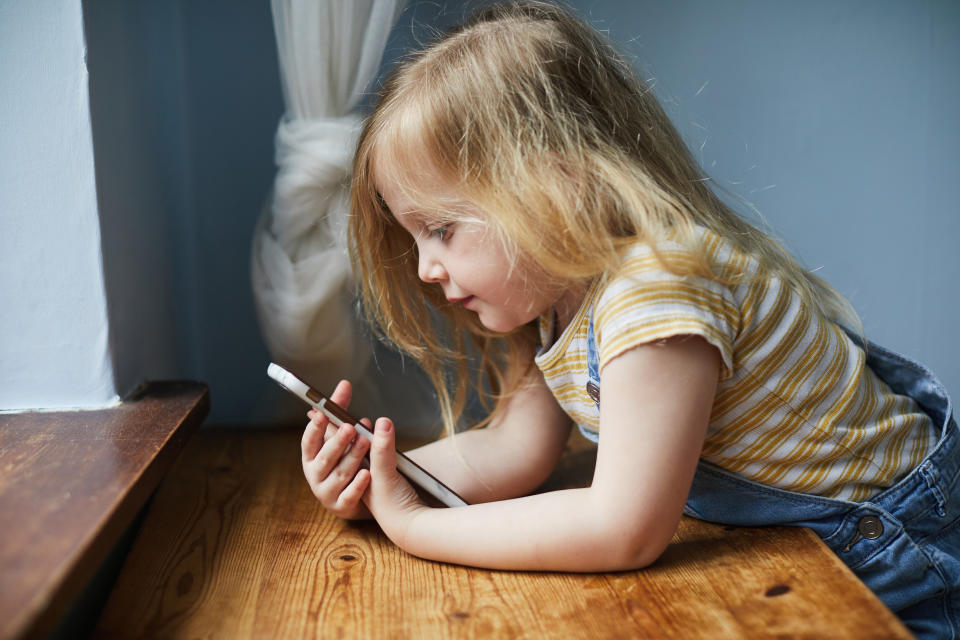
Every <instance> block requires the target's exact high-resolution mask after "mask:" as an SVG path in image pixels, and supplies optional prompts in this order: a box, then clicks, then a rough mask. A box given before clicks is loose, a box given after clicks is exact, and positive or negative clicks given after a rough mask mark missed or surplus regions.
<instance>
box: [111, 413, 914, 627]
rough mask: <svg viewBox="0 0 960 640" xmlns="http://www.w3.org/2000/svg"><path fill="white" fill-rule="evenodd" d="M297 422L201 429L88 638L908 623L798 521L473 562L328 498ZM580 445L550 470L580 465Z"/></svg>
mask: <svg viewBox="0 0 960 640" xmlns="http://www.w3.org/2000/svg"><path fill="white" fill-rule="evenodd" d="M299 437H300V433H299V430H292V429H283V430H263V429H255V430H224V429H214V428H206V429H202V430H200V432H199V433H198V434H197V436H195V438H194V440H193V441H192V442H191V443H190V444H189V445H188V447H187V448H186V450H185V452H184V454H183V455H182V457H181V458H180V460H179V461H178V463H177V465H176V467H175V468H174V470H173V471H172V472H171V474H170V476H169V477H168V478H167V479H166V481H165V482H164V483H163V484H162V486H161V488H160V490H159V493H158V495H157V496H156V498H155V500H154V503H153V506H152V508H151V511H150V513H149V514H148V516H147V519H146V521H145V523H144V526H143V530H142V532H141V534H140V537H139V539H138V541H137V543H136V544H135V546H134V548H133V550H132V552H131V553H130V555H129V556H128V558H127V562H126V565H125V566H124V569H123V571H122V573H121V575H120V577H119V579H118V581H117V583H116V586H115V589H114V592H113V594H112V596H111V598H110V601H109V602H108V604H107V607H106V609H105V611H104V614H103V616H102V617H101V619H100V622H99V625H98V629H97V632H96V633H95V637H103V638H149V637H157V636H160V637H166V638H231V639H232V638H320V637H323V638H340V637H345V638H438V637H439V638H538V639H539V638H591V639H593V638H628V637H669V638H686V637H698V638H703V637H707V638H744V637H772V636H781V637H798V636H804V637H818V638H820V637H822V638H827V637H834V638H840V637H842V638H870V639H871V640H874V639H876V638H881V637H882V638H909V637H911V636H910V634H909V633H908V632H907V630H906V629H905V628H904V627H903V626H902V625H901V624H900V622H899V621H898V620H897V619H896V618H895V617H894V615H893V614H892V613H890V611H889V610H888V609H886V608H885V607H884V606H883V604H882V603H880V601H879V600H877V598H876V597H875V596H874V595H873V594H872V593H871V592H870V591H869V590H867V588H866V587H865V586H864V585H863V584H862V583H861V582H860V581H859V580H857V578H856V577H855V576H854V575H853V574H852V573H851V572H850V571H849V570H848V569H847V568H846V566H844V565H843V564H842V563H841V562H840V560H839V559H837V558H836V556H834V555H833V554H832V553H830V551H829V550H828V549H827V548H826V547H825V546H824V545H823V544H822V543H821V542H820V540H819V539H817V538H816V536H814V534H813V533H812V532H810V531H809V530H806V529H799V528H766V529H750V528H735V527H724V526H717V525H712V524H707V523H704V522H700V521H697V520H693V519H684V520H683V522H682V523H681V526H680V529H679V531H678V532H677V535H676V537H675V539H674V542H673V543H672V544H671V545H670V546H669V548H668V549H667V551H666V552H665V554H664V555H663V557H662V558H661V559H660V560H659V561H658V562H657V563H656V564H654V565H653V566H651V567H649V568H647V569H644V570H641V571H629V572H623V573H605V574H562V573H530V572H507V571H487V570H479V569H469V568H464V567H458V566H451V565H445V564H440V563H434V562H428V561H424V560H420V559H417V558H414V557H412V556H409V555H406V554H405V553H403V552H402V551H400V550H398V549H397V548H396V547H395V546H393V545H392V544H391V543H390V541H389V540H387V538H386V537H385V536H384V535H383V534H382V533H381V532H380V531H379V529H378V528H377V526H376V524H374V523H371V522H365V523H359V524H357V523H348V522H344V521H341V520H338V519H337V518H334V517H332V516H330V515H328V514H326V513H325V512H324V511H323V510H322V509H321V508H320V506H319V504H318V503H317V501H316V500H315V499H314V497H313V495H312V494H311V493H310V491H309V490H308V488H307V485H306V482H305V481H304V480H303V479H302V477H301V471H300V460H299ZM589 457H590V454H589V453H587V452H584V451H580V452H579V453H576V454H573V455H570V456H568V457H567V458H566V460H565V463H564V464H563V465H562V468H561V469H559V470H558V473H557V474H555V476H554V478H552V479H551V482H550V483H549V484H550V486H551V487H559V486H570V485H572V484H577V483H581V482H582V481H583V480H584V479H585V478H586V479H589Z"/></svg>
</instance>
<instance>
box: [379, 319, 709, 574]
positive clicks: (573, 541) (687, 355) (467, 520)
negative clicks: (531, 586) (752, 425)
mask: <svg viewBox="0 0 960 640" xmlns="http://www.w3.org/2000/svg"><path fill="white" fill-rule="evenodd" d="M719 370H720V355H719V353H718V352H717V350H716V349H715V348H714V347H712V346H710V345H709V344H708V343H707V342H706V341H704V340H703V339H701V338H696V337H679V338H672V339H670V340H666V341H663V342H662V343H656V344H649V345H644V346H640V347H637V348H634V349H632V350H630V351H628V352H626V353H624V354H622V355H620V356H619V357H617V358H615V359H614V360H612V361H610V362H609V363H607V365H606V366H605V367H604V370H603V377H602V391H601V395H602V398H603V402H602V403H601V412H600V421H601V433H602V437H601V440H600V448H599V451H598V455H597V469H596V472H595V475H594V481H593V484H592V486H591V487H589V488H586V489H574V490H566V491H557V492H553V493H547V494H539V495H533V496H528V497H524V498H518V499H514V500H505V501H502V502H494V503H488V504H479V505H471V506H468V507H460V508H456V509H430V508H428V507H425V506H423V505H422V504H421V503H419V502H418V501H417V499H416V496H415V494H413V492H412V490H411V489H410V488H409V485H406V486H404V485H405V484H406V483H405V482H403V481H402V479H400V478H399V476H398V475H397V473H396V471H395V470H391V469H392V467H391V463H392V455H393V454H392V442H393V438H392V436H393V431H392V428H391V425H390V422H389V420H386V419H381V420H378V422H377V429H376V437H375V440H374V444H373V447H372V449H371V470H370V473H371V475H372V478H371V482H370V486H369V489H368V490H367V492H366V494H365V497H364V499H365V501H366V503H367V506H368V507H369V508H370V511H371V512H372V513H373V515H374V516H375V517H376V518H377V520H378V522H379V523H380V525H381V526H382V527H383V529H384V531H385V532H386V533H387V535H388V536H389V537H390V538H391V539H392V540H394V542H396V543H397V544H398V545H399V546H400V547H401V548H403V549H405V550H406V551H408V552H410V553H412V554H414V555H418V556H421V557H424V558H430V559H434V560H440V561H445V562H453V563H458V564H468V565H473V566H483V567H490V568H501V569H539V570H563V571H605V570H621V569H631V568H638V567H642V566H645V565H647V564H649V563H651V562H653V561H654V560H655V559H656V558H657V557H658V556H659V555H660V554H661V553H662V551H663V550H664V549H665V548H666V545H667V544H668V543H669V541H670V539H671V537H672V536H673V533H674V532H675V531H676V527H677V525H678V523H679V521H680V516H681V513H682V510H683V504H684V502H685V500H686V496H687V493H688V491H689V488H690V484H691V482H692V480H693V474H694V472H695V470H696V465H697V461H698V459H699V454H700V449H701V447H702V444H703V440H704V437H705V434H706V428H707V422H708V419H709V415H710V408H711V405H712V403H713V397H714V394H715V391H716V385H717V380H718V375H719Z"/></svg>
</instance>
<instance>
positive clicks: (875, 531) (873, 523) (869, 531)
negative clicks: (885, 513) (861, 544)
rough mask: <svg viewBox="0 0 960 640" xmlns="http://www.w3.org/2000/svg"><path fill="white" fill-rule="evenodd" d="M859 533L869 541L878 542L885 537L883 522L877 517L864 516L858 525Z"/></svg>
mask: <svg viewBox="0 0 960 640" xmlns="http://www.w3.org/2000/svg"><path fill="white" fill-rule="evenodd" d="M857 532H858V533H859V534H860V535H861V536H863V537H864V538H866V539H867V540H876V539H877V538H879V537H880V536H882V535H883V521H882V520H881V519H880V518H878V517H877V516H863V517H862V518H860V521H859V522H858V523H857Z"/></svg>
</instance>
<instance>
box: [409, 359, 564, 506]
mask: <svg viewBox="0 0 960 640" xmlns="http://www.w3.org/2000/svg"><path fill="white" fill-rule="evenodd" d="M506 402H507V403H506V405H505V406H504V407H503V408H502V410H501V411H500V412H499V414H498V415H497V416H496V417H495V418H494V421H493V422H492V423H491V424H489V425H488V426H486V427H484V428H482V429H475V430H472V431H465V432H463V433H458V434H457V435H455V436H453V437H452V438H443V439H441V440H437V441H436V442H431V443H430V444H427V445H424V446H422V447H419V448H417V449H413V450H411V451H407V455H408V456H410V457H411V458H412V459H413V460H414V461H415V462H416V463H417V464H419V465H420V466H422V467H423V468H424V469H427V470H429V471H430V473H432V474H433V475H435V476H437V477H438V478H439V479H440V480H442V481H443V482H444V483H445V484H446V485H447V486H449V487H451V488H452V489H453V490H454V491H456V492H457V493H458V494H460V495H461V496H463V498H464V499H465V500H466V501H467V502H470V503H471V504H472V503H477V502H491V501H494V500H503V499H506V498H514V497H516V496H520V495H524V494H527V493H530V492H531V491H533V490H534V489H536V488H537V487H539V486H540V485H541V484H543V482H544V481H545V480H546V479H547V477H548V476H549V475H550V472H551V471H553V469H554V467H555V466H556V464H557V462H558V461H559V460H560V457H561V456H562V455H563V449H564V446H565V445H566V443H567V439H568V437H569V436H570V427H571V422H570V419H569V418H568V417H567V415H566V414H565V413H564V412H563V409H561V408H560V405H558V404H557V401H556V400H555V399H554V397H553V394H552V393H550V389H549V388H548V387H547V385H546V383H545V382H544V381H543V376H541V375H540V372H539V371H537V370H533V371H532V372H531V376H530V378H529V379H528V382H527V384H525V385H524V386H523V387H522V388H521V389H519V390H517V391H516V392H515V393H514V394H513V395H512V396H511V397H510V398H509V399H508V400H507V401H506Z"/></svg>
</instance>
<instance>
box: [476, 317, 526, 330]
mask: <svg viewBox="0 0 960 640" xmlns="http://www.w3.org/2000/svg"><path fill="white" fill-rule="evenodd" d="M480 324H482V325H483V326H484V327H486V328H487V329H489V330H490V331H496V332H498V333H510V332H511V331H513V330H514V329H516V328H517V327H519V326H521V325H522V324H523V323H518V322H516V321H514V320H511V319H507V318H490V319H484V318H483V317H480Z"/></svg>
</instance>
